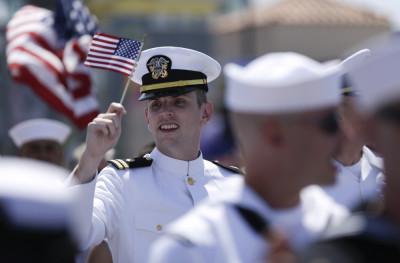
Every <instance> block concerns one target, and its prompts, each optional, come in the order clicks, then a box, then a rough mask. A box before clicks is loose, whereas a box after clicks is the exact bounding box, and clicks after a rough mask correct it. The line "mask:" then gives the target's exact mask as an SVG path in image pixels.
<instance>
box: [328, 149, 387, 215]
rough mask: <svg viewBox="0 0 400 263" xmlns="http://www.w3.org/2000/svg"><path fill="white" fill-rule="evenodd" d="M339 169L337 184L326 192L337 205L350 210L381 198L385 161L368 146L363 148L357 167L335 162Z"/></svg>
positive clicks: (329, 187)
mask: <svg viewBox="0 0 400 263" xmlns="http://www.w3.org/2000/svg"><path fill="white" fill-rule="evenodd" d="M335 164H336V167H337V169H338V173H337V177H336V182H335V184H334V185H332V186H328V187H324V190H325V191H326V193H327V194H328V195H330V196H331V197H332V198H333V199H334V200H335V201H336V202H337V203H340V204H342V205H344V206H346V207H348V208H349V209H354V208H356V207H357V206H358V205H360V204H362V203H364V202H366V201H371V200H374V199H377V198H381V195H382V187H383V184H384V175H383V161H382V158H380V157H377V156H376V155H375V154H374V153H373V152H372V151H371V150H370V149H368V148H367V147H366V146H364V147H363V154H362V157H361V160H360V162H359V164H358V166H357V167H356V169H354V168H353V169H352V168H350V167H346V166H343V165H342V164H340V163H339V162H335Z"/></svg>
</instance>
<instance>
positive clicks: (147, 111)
mask: <svg viewBox="0 0 400 263" xmlns="http://www.w3.org/2000/svg"><path fill="white" fill-rule="evenodd" d="M148 115H149V110H148V109H147V105H146V107H145V108H144V118H145V119H146V123H147V124H149V116H148Z"/></svg>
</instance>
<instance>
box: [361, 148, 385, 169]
mask: <svg viewBox="0 0 400 263" xmlns="http://www.w3.org/2000/svg"><path fill="white" fill-rule="evenodd" d="M363 155H364V156H365V158H367V160H368V162H369V163H370V164H371V165H373V166H375V167H376V168H378V169H380V170H382V169H383V158H382V157H379V156H378V155H377V154H376V153H374V152H373V151H371V150H370V149H369V148H368V147H367V146H364V147H363Z"/></svg>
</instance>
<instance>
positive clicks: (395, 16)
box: [250, 0, 400, 30]
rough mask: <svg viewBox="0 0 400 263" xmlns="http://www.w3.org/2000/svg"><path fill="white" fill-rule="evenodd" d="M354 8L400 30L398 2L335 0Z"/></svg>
mask: <svg viewBox="0 0 400 263" xmlns="http://www.w3.org/2000/svg"><path fill="white" fill-rule="evenodd" d="M250 1H251V2H253V3H254V4H260V5H268V4H274V3H276V2H279V1H281V0H250ZM337 1H339V2H342V3H347V4H350V5H354V6H359V7H363V8H366V9H369V10H372V11H374V12H376V13H378V14H383V15H387V16H388V18H389V19H390V20H391V21H392V22H393V26H394V28H395V29H398V30H400V0H337Z"/></svg>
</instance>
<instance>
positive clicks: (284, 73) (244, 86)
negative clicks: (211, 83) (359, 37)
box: [224, 52, 342, 113]
mask: <svg viewBox="0 0 400 263" xmlns="http://www.w3.org/2000/svg"><path fill="white" fill-rule="evenodd" d="M224 73H225V76H226V81H227V91H226V95H225V101H226V105H227V107H228V108H229V109H230V110H232V111H238V112H245V113H285V112H297V111H306V110H312V109H316V108H322V107H328V106H335V105H337V104H338V103H340V100H341V95H340V85H341V77H342V76H341V75H342V71H341V67H340V66H339V65H338V64H335V65H332V64H329V65H328V64H326V65H325V64H321V63H318V62H316V61H314V60H312V59H310V58H308V57H306V56H303V55H301V54H297V53H292V52H283V53H270V54H266V55H264V56H261V57H259V58H257V59H255V60H253V61H252V62H250V63H249V64H248V65H247V66H245V67H240V66H238V65H236V64H228V65H226V66H225V68H224Z"/></svg>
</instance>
